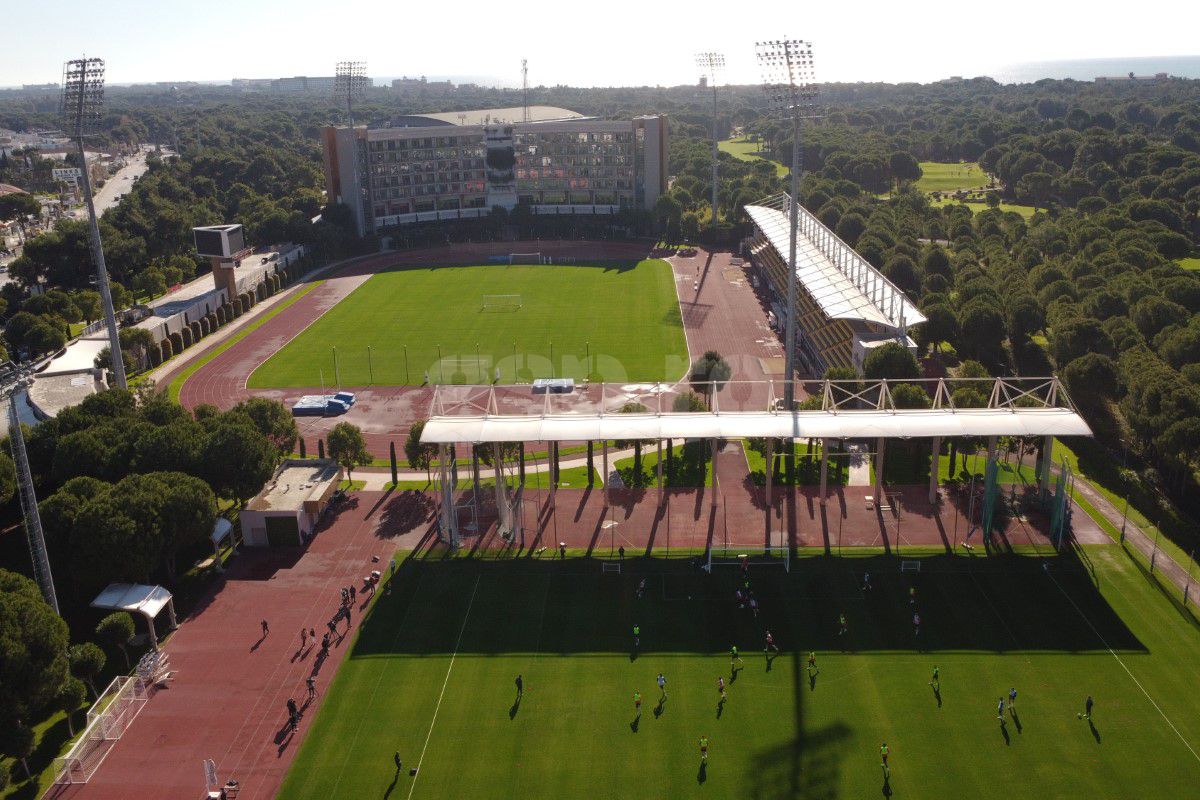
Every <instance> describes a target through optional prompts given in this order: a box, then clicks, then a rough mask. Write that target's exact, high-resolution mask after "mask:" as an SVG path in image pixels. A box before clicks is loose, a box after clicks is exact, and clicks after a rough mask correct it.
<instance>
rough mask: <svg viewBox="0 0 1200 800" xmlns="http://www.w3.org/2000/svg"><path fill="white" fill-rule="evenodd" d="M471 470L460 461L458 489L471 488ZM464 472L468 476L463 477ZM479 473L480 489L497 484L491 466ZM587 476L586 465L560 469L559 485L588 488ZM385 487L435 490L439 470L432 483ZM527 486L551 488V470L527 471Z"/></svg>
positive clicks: (511, 484) (512, 482) (597, 480)
mask: <svg viewBox="0 0 1200 800" xmlns="http://www.w3.org/2000/svg"><path fill="white" fill-rule="evenodd" d="M470 472H471V470H470V467H469V466H468V467H467V468H466V470H465V471H464V470H463V467H462V465H461V463H460V465H459V476H460V477H459V479H458V484H457V488H458V489H460V490H465V489H470V488H471V478H470ZM464 474H465V475H466V476H467V477H462V476H463V475H464ZM479 475H480V478H479V488H480V489H490V488H491V487H493V486H495V485H496V479H495V477H493V475H492V468H491V467H485V466H482V465H481V466H480V472H479ZM587 477H588V469H587V467H586V466H582V467H566V468H564V469H560V470H559V471H558V486H559V488H561V489H585V488H587V485H588V483H587ZM518 484H519V481H518V480H517V479H516V478H510V479H509V480H508V485H509V487H510V488H512V489H515V488H517V486H518ZM593 485H594V486H599V485H600V454H599V453H597V454H596V475H595V477H594V478H593ZM385 488H388V489H399V490H402V491H403V490H405V489H416V490H418V491H423V492H435V491H437V489H438V483H437V470H436V469H435V470H434V471H433V482H432V483H429V482H426V481H423V480H420V481H400V483H399V484H394V483H392V482H391V481H388V482H387V484H386V487H385ZM525 488H526V490H527V491H529V490H534V489H549V488H550V473H549V472H527V473H525Z"/></svg>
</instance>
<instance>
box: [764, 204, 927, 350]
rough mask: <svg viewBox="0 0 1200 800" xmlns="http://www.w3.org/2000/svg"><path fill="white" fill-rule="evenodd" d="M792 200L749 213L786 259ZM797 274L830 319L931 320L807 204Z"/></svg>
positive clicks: (894, 324)
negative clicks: (789, 212) (809, 210)
mask: <svg viewBox="0 0 1200 800" xmlns="http://www.w3.org/2000/svg"><path fill="white" fill-rule="evenodd" d="M790 203H791V199H790V198H789V197H788V196H787V195H776V196H775V197H771V198H768V199H766V200H763V201H760V202H759V203H757V204H755V205H748V206H746V213H747V214H749V215H750V219H751V220H752V221H753V222H754V224H755V226H756V227H757V228H758V229H759V230H760V231H762V233H763V236H764V237H766V239H767V241H768V242H769V243H770V245H771V247H772V248H773V249H774V250H775V252H776V253H778V254H779V257H780V258H781V259H783V262H784V263H785V264H786V263H787V261H788V248H789V246H790V243H789V239H790V230H791V226H790V224H789V220H788V208H789V206H790ZM797 216H798V218H799V223H798V225H799V231H798V235H797V236H796V278H797V281H798V282H799V284H800V285H801V286H802V287H804V290H805V291H806V292H808V294H810V295H812V297H813V299H814V300H816V302H817V304H818V305H819V306H820V307H821V310H822V311H823V312H825V316H827V317H829V318H830V319H848V320H862V321H864V322H871V323H875V324H876V325H882V326H885V327H888V328H899V327H901V325H904V326H909V325H916V324H917V323H920V322H924V321H925V315H924V314H922V313H921V312H920V311H919V310H918V309H917V307H916V306H915V305H914V304H913V302H912V301H911V300H909V299H908V297H907V296H905V294H904V292H902V291H901V290H900V289H899V288H898V287H896V285H895V284H893V283H892V282H891V281H889V280H888V279H887V278H885V277H884V276H883V274H882V273H881V272H879V270H877V269H875V267H873V266H871V265H870V264H869V263H868V262H867V261H866V259H864V258H863V257H862V256H860V255H859V254H858V253H856V252H855V251H854V249H853V248H851V247H850V246H849V245H847V244H846V243H845V242H843V241H842V240H841V239H839V238H838V237H837V234H835V233H833V231H831V230H829V228H827V227H825V225H824V224H822V223H821V221H820V220H818V219H817V218H816V217H814V216H813V215H812V214H810V213H809V212H808V211H807V210H806V209H805V208H804V206H800V207H799V210H798V215H797Z"/></svg>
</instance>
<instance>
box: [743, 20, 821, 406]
mask: <svg viewBox="0 0 1200 800" xmlns="http://www.w3.org/2000/svg"><path fill="white" fill-rule="evenodd" d="M755 49H756V50H757V53H758V63H759V66H760V68H761V69H762V75H763V84H762V86H763V91H764V92H766V94H767V101H768V102H769V103H770V104H771V107H772V108H773V109H775V110H776V111H777V112H779V113H781V114H783V115H784V116H786V117H788V118H790V119H791V121H792V192H791V194H792V197H791V202H790V203H789V204H788V218H789V220H788V221H789V223H790V229H791V234H790V236H789V239H788V282H787V294H788V296H787V326H786V333H785V336H786V337H787V341H786V342H785V344H784V353H785V354H786V357H785V359H784V361H785V366H784V369H785V370H786V373H787V382H786V383H784V402H785V403H786V404H787V407H788V410H789V411H793V410H795V400H796V389H795V378H796V229H797V218H798V214H799V210H798V209H799V203H800V164H801V163H802V161H801V158H800V151H801V148H800V120H802V119H814V118H815V105H816V99H817V85H816V79H815V78H814V76H813V55H812V42H805V41H801V40H799V39H776V40H773V41H767V42H759V43H758V44H757V45H756V46H755Z"/></svg>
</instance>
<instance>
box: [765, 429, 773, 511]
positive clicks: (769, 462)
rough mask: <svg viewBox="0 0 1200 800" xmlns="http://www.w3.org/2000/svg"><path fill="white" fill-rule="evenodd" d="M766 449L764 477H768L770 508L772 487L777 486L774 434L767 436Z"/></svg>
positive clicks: (768, 501)
mask: <svg viewBox="0 0 1200 800" xmlns="http://www.w3.org/2000/svg"><path fill="white" fill-rule="evenodd" d="M766 450H767V451H766V453H764V458H765V459H766V467H765V475H764V477H765V479H766V487H767V494H766V499H767V508H770V507H771V489H772V488H773V487H774V486H775V438H774V437H772V436H768V437H767V449H766Z"/></svg>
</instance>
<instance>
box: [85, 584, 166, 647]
mask: <svg viewBox="0 0 1200 800" xmlns="http://www.w3.org/2000/svg"><path fill="white" fill-rule="evenodd" d="M91 605H92V608H103V609H106V610H109V611H128V612H129V613H131V614H141V615H142V616H143V617H145V618H146V625H147V626H148V628H149V634H150V645H151V646H152V647H153V648H154V649H155V650H157V649H158V637H157V636H156V635H155V632H154V618H155V617H157V616H158V615H159V613H161V612H162V610H163V609H164V608H165V609H166V610H167V614H168V616H169V619H170V623H171V629H172V630H174V629H175V627H176V624H177V623H176V621H175V601H174V600H173V599H172V597H171V593H170V592H168V591H167V590H166V589H164V588H163V587H161V586H148V585H145V584H139V583H110V584H109V585H108V587H107V588H106V589H105V590H104V591H102V592H101V593H100V594H98V595H97V596H96V599H95V600H93V601H92V604H91Z"/></svg>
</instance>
